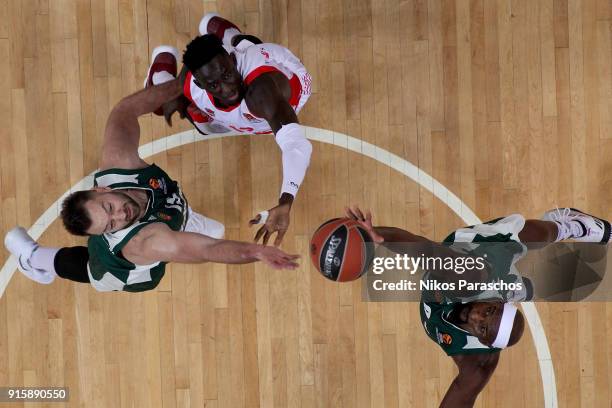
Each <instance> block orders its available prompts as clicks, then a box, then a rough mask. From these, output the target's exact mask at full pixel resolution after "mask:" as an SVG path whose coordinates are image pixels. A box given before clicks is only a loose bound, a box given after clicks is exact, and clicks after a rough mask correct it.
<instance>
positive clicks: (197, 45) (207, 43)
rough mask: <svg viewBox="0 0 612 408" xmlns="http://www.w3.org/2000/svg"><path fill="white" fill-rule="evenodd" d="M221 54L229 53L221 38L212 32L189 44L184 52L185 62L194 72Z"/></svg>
mask: <svg viewBox="0 0 612 408" xmlns="http://www.w3.org/2000/svg"><path fill="white" fill-rule="evenodd" d="M219 54H225V55H227V51H226V50H225V48H223V43H222V42H221V40H220V39H219V38H217V37H215V36H214V35H212V34H206V35H201V36H199V37H196V38H194V39H193V40H192V41H191V42H190V43H189V44H187V49H185V52H183V64H185V65H186V66H187V69H189V70H190V71H191V72H193V71H196V70H198V69H200V68H201V67H202V66H203V65H206V64H208V63H209V62H210V60H212V59H213V58H215V57H216V56H217V55H219Z"/></svg>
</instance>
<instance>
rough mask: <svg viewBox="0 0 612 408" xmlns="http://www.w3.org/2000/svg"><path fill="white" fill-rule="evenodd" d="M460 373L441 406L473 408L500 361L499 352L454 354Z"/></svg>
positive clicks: (445, 407)
mask: <svg viewBox="0 0 612 408" xmlns="http://www.w3.org/2000/svg"><path fill="white" fill-rule="evenodd" d="M453 360H454V361H455V364H457V366H458V367H459V374H458V375H457V377H455V379H454V380H453V382H452V383H451V385H450V387H449V388H448V391H447V392H446V395H445V396H444V399H443V400H442V403H441V404H440V408H471V407H473V406H474V403H475V402H476V397H478V394H480V391H482V389H483V388H484V386H485V385H486V384H487V383H488V382H489V379H490V378H491V375H492V374H493V372H494V371H495V368H496V367H497V363H498V362H499V352H497V353H492V354H471V355H461V356H453Z"/></svg>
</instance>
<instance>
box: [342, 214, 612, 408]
mask: <svg viewBox="0 0 612 408" xmlns="http://www.w3.org/2000/svg"><path fill="white" fill-rule="evenodd" d="M346 214H347V216H348V217H349V218H351V219H354V220H356V221H358V222H359V223H360V224H361V226H362V227H363V228H364V229H366V230H367V231H368V233H369V234H370V235H371V237H372V240H373V241H374V242H375V243H377V244H380V245H384V246H387V248H389V249H390V250H392V251H394V252H398V253H402V254H408V255H409V256H412V257H419V256H442V257H458V256H465V255H466V254H465V253H458V252H456V251H455V250H453V248H452V246H453V243H456V242H463V243H470V245H469V246H470V247H472V248H477V247H478V246H479V245H480V243H483V242H503V243H507V244H508V245H500V247H503V248H504V250H501V251H499V250H498V249H496V251H497V252H495V253H494V256H493V257H492V258H495V259H488V260H487V267H486V268H485V274H482V273H481V271H476V270H475V273H474V275H473V276H471V277H469V276H466V273H462V274H457V273H453V272H451V273H448V271H446V273H444V274H443V273H442V271H440V270H430V271H427V272H426V273H428V274H430V275H431V276H433V277H436V278H438V279H442V280H444V281H446V282H453V281H457V280H458V279H459V278H460V277H461V279H474V280H478V279H485V280H487V279H491V277H490V276H488V275H495V278H499V277H500V276H502V275H503V271H500V270H499V269H500V268H510V267H512V265H513V263H514V262H515V260H516V258H517V255H520V252H521V248H524V244H525V243H527V244H529V243H548V242H557V241H561V240H564V239H571V240H574V241H579V242H593V243H600V244H607V243H608V242H609V241H610V223H609V222H608V221H606V220H603V219H600V218H597V217H593V216H591V215H588V214H585V213H583V212H581V211H579V210H576V209H573V208H563V209H556V210H551V211H547V212H546V213H545V214H544V216H543V217H542V220H525V219H524V218H523V217H522V216H521V215H518V214H514V215H511V216H508V217H504V218H499V219H496V220H493V221H490V222H487V223H483V224H480V225H474V226H471V227H466V228H461V229H458V230H457V231H454V232H453V233H451V234H450V235H449V236H448V237H447V238H446V239H445V243H446V244H444V245H442V244H439V243H436V242H433V241H431V240H429V239H427V238H425V237H422V236H418V235H415V234H412V233H410V232H408V231H405V230H402V229H399V228H393V227H374V226H373V224H372V216H371V214H370V213H369V212H368V213H366V214H365V215H364V214H363V212H362V211H361V210H360V209H359V208H357V207H353V208H347V209H346ZM402 244H407V245H402ZM504 277H505V276H502V278H504ZM511 295H513V296H514V295H515V294H511ZM422 296H423V298H422V299H427V301H424V300H422V301H421V302H420V305H419V306H420V314H421V321H422V324H423V328H424V329H425V332H426V333H427V336H428V337H429V338H431V339H432V340H433V341H435V342H436V343H437V344H438V345H439V346H440V347H441V348H442V350H444V352H445V353H446V354H447V355H448V356H450V357H451V358H452V359H453V361H454V362H455V364H456V365H457V367H458V369H459V373H458V375H457V377H455V379H454V380H453V382H452V384H451V385H450V387H449V389H448V391H447V392H446V395H445V396H444V399H443V400H442V403H441V405H440V407H442V408H450V407H452V408H464V407H472V406H473V405H474V403H475V401H476V397H477V396H478V394H479V393H480V391H482V389H483V388H484V386H485V385H486V384H487V382H488V381H489V379H490V378H491V375H492V374H493V372H494V371H495V368H496V367H497V363H498V361H499V355H500V352H501V351H502V350H503V349H505V348H507V347H510V346H512V345H514V344H516V343H517V342H518V341H519V340H520V338H521V336H522V335H523V330H524V327H525V319H524V317H523V315H522V313H521V312H520V310H519V309H518V308H517V307H516V306H515V305H514V304H513V303H512V302H508V301H507V294H501V296H494V297H493V298H491V299H483V298H482V297H481V298H480V299H482V300H481V301H468V302H465V301H461V300H457V298H455V297H454V295H452V294H451V295H449V294H448V293H441V292H439V291H438V292H436V293H433V294H431V293H428V294H425V293H423V294H422ZM485 297H486V296H485ZM434 299H437V301H433V300H434ZM516 300H520V298H518V299H516Z"/></svg>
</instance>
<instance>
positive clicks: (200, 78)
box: [193, 54, 244, 106]
mask: <svg viewBox="0 0 612 408" xmlns="http://www.w3.org/2000/svg"><path fill="white" fill-rule="evenodd" d="M193 76H194V78H195V81H194V83H195V84H196V85H197V86H198V87H200V88H202V89H204V90H206V91H208V92H209V93H210V94H211V95H212V96H213V97H214V98H215V99H216V100H217V101H219V102H221V103H222V104H223V105H225V106H231V105H235V104H237V103H238V102H240V101H241V100H242V98H243V96H244V89H243V88H244V87H243V83H242V77H241V76H240V73H239V72H238V70H236V58H235V57H234V56H233V55H228V54H219V55H217V56H216V57H214V58H213V59H212V60H210V62H209V63H208V64H206V65H203V66H202V67H201V68H200V69H198V70H197V71H195V72H193Z"/></svg>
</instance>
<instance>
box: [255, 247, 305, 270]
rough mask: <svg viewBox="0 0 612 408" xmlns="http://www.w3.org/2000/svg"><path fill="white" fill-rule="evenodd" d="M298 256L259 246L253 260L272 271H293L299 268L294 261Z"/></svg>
mask: <svg viewBox="0 0 612 408" xmlns="http://www.w3.org/2000/svg"><path fill="white" fill-rule="evenodd" d="M299 257H300V256H299V255H289V254H286V253H285V252H283V251H281V250H280V249H278V248H275V247H268V246H263V245H261V246H260V248H259V249H258V250H257V251H256V253H255V258H257V259H259V260H260V261H261V262H263V263H265V264H266V265H268V266H270V267H272V268H274V269H295V268H297V267H298V266H299V264H298V263H297V262H296V260H297V259H298V258H299Z"/></svg>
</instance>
